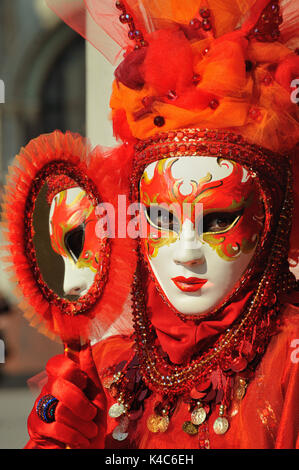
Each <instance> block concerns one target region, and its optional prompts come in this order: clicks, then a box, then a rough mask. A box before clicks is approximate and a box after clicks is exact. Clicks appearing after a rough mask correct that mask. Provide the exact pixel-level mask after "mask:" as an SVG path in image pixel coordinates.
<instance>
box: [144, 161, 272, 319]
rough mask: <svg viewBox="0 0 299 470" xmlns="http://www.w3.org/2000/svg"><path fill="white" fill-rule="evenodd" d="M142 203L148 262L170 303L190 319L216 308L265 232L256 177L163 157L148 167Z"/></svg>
mask: <svg viewBox="0 0 299 470" xmlns="http://www.w3.org/2000/svg"><path fill="white" fill-rule="evenodd" d="M140 201H141V203H143V204H144V206H145V207H146V210H145V211H144V212H145V213H144V215H143V216H142V217H143V219H146V222H145V220H143V223H147V228H148V232H150V233H148V237H147V238H145V239H144V240H143V249H144V252H145V257H146V259H147V261H148V263H149V266H150V269H151V270H152V272H153V274H154V277H155V279H156V281H157V282H158V285H159V286H160V288H161V289H162V291H163V293H164V295H165V296H166V298H167V299H168V301H169V303H170V304H171V305H172V306H173V307H174V308H175V309H176V310H177V311H178V312H180V313H182V314H189V315H190V314H191V315H196V314H197V315H198V314H204V313H208V312H210V311H212V310H213V309H215V308H217V307H219V306H220V305H221V304H222V302H223V301H224V299H225V298H226V297H227V296H228V295H229V294H230V293H231V292H232V291H233V289H234V287H235V285H236V284H237V282H238V281H239V280H240V279H241V277H242V274H243V273H244V271H245V270H246V268H247V267H248V265H249V263H250V261H251V259H252V257H253V256H254V253H255V249H256V246H257V243H258V240H259V237H260V234H261V232H262V229H263V218H264V211H263V206H262V203H261V202H260V198H259V192H258V188H257V185H256V182H255V178H254V175H249V174H248V172H247V171H246V169H245V168H243V167H241V166H240V165H238V164H236V163H233V162H230V161H225V160H222V161H219V162H218V160H217V158H212V157H179V158H168V159H165V160H160V161H159V162H154V163H152V164H150V165H149V166H148V167H147V168H146V169H145V171H144V174H143V177H142V179H141V182H140ZM186 203H187V206H186Z"/></svg>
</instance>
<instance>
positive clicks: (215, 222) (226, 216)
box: [203, 211, 243, 233]
mask: <svg viewBox="0 0 299 470" xmlns="http://www.w3.org/2000/svg"><path fill="white" fill-rule="evenodd" d="M242 213H243V211H238V212H214V213H211V214H207V215H205V216H204V218H203V232H204V233H207V232H211V233H223V232H226V231H228V230H230V229H231V228H232V227H233V226H234V225H236V223H237V222H238V220H239V219H240V217H241V216H242Z"/></svg>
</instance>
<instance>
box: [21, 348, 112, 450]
mask: <svg viewBox="0 0 299 470" xmlns="http://www.w3.org/2000/svg"><path fill="white" fill-rule="evenodd" d="M77 359H78V364H77V363H76V362H74V361H73V360H71V359H69V358H68V357H66V356H64V355H58V356H55V357H53V358H52V359H50V361H49V362H48V364H47V367H46V371H47V374H48V382H47V384H46V385H45V386H44V387H43V389H42V391H41V394H40V395H39V397H38V398H37V400H36V402H35V404H34V407H33V410H32V411H31V413H30V415H29V418H28V432H29V435H30V438H31V439H30V441H29V442H28V444H27V445H26V446H25V449H41V448H43V449H63V448H66V447H70V448H74V449H101V448H104V441H105V434H106V397H105V393H104V391H103V388H102V385H101V383H100V381H99V378H98V374H97V371H96V367H95V364H94V361H93V357H92V354H91V349H90V347H85V348H84V349H83V350H81V351H80V352H79V353H78V356H77ZM46 395H50V396H52V398H53V397H54V398H55V399H57V400H58V403H57V401H56V400H53V399H52V401H51V400H50V399H49V397H46V398H45V400H44V402H46V403H49V404H51V403H52V404H53V408H52V411H53V415H54V416H53V419H54V421H53V422H44V421H43V420H42V419H41V417H40V416H42V417H44V415H46V416H45V417H47V416H48V421H51V413H48V414H47V413H46V412H45V413H44V411H45V409H44V408H42V407H41V406H39V410H41V412H40V416H39V414H38V412H37V406H38V404H39V405H40V404H41V401H40V400H41V398H42V397H44V396H46ZM55 406H56V408H55ZM50 409H51V406H50V407H49V410H50ZM43 410H44V411H43Z"/></svg>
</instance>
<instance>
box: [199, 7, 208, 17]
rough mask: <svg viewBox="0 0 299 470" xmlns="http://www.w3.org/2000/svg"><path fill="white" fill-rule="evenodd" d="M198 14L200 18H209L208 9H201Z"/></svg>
mask: <svg viewBox="0 0 299 470" xmlns="http://www.w3.org/2000/svg"><path fill="white" fill-rule="evenodd" d="M199 14H200V16H201V17H202V18H209V17H210V16H211V12H210V10H209V9H208V8H201V10H200V11H199Z"/></svg>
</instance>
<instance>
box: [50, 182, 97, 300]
mask: <svg viewBox="0 0 299 470" xmlns="http://www.w3.org/2000/svg"><path fill="white" fill-rule="evenodd" d="M95 224H96V216H95V211H94V207H93V205H92V203H91V201H90V200H89V198H88V196H87V194H86V192H85V191H83V190H82V188H79V187H76V188H71V189H67V190H65V191H61V192H60V193H57V194H56V195H55V197H54V198H53V200H52V203H51V208H50V215H49V229H50V238H51V244H52V248H53V250H54V251H56V252H57V253H58V254H59V255H61V257H62V259H63V261H64V265H65V272H64V284H63V290H64V294H65V296H79V297H81V296H83V295H85V294H86V293H87V292H88V290H89V289H90V287H91V286H92V284H93V282H94V279H95V275H96V272H97V270H98V262H99V256H98V239H97V238H96V235H95Z"/></svg>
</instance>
